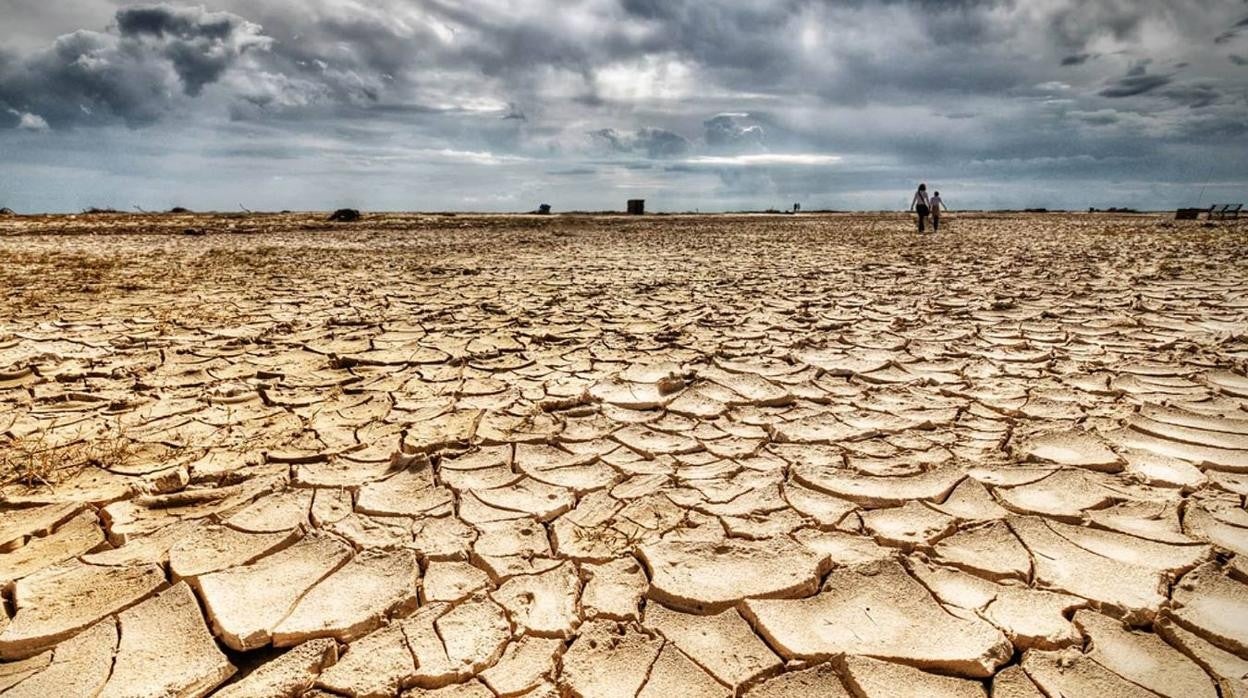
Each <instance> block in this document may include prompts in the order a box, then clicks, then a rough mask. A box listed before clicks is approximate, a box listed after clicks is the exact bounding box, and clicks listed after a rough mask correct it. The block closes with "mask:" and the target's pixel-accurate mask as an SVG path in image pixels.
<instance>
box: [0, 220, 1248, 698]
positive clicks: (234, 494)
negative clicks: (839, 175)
mask: <svg viewBox="0 0 1248 698" xmlns="http://www.w3.org/2000/svg"><path fill="white" fill-rule="evenodd" d="M951 223H952V225H951V226H950V228H951V232H947V233H943V234H942V235H940V236H938V237H927V238H918V237H916V236H915V235H913V234H911V233H909V232H908V231H909V225H908V223H907V221H906V220H905V219H904V218H902V217H899V216H884V215H881V216H849V215H845V216H839V215H838V216H798V217H780V216H774V217H646V218H644V219H625V218H593V217H568V218H561V217H552V218H523V217H505V216H492V217H491V216H480V217H472V216H374V217H366V219H365V220H364V221H362V222H360V223H356V224H349V225H337V226H335V225H330V224H325V223H322V222H321V221H320V220H319V217H311V216H301V215H298V214H291V215H285V216H217V217H213V216H181V217H178V216H150V217H146V216H128V215H114V216H80V217H76V218H69V217H47V218H8V219H3V220H0V281H2V282H3V284H4V288H5V290H6V293H5V294H4V295H5V297H4V298H2V299H0V453H2V454H3V455H2V459H3V460H2V461H0V464H2V467H3V474H2V477H3V485H2V486H0V584H3V604H4V608H3V612H2V613H0V695H3V696H5V697H6V698H8V697H9V696H40V698H46V697H47V696H94V695H102V696H201V695H209V694H215V695H222V696H298V695H307V696H321V697H325V696H331V695H337V696H396V695H403V696H483V697H490V696H518V695H524V696H534V697H537V696H556V695H578V696H630V697H631V696H643V697H651V696H729V695H734V694H735V695H748V696H756V697H772V696H775V697H779V696H795V697H801V696H849V695H853V696H870V697H872V698H874V697H877V696H878V697H883V696H909V695H913V696H987V695H992V696H994V697H998V698H1002V697H1009V698H1021V697H1025V696H1050V697H1054V696H1155V695H1161V696H1172V697H1175V698H1178V697H1183V698H1189V697H1193V696H1218V695H1221V696H1245V695H1248V682H1246V681H1245V677H1246V676H1248V511H1246V510H1245V496H1246V495H1248V411H1246V410H1248V375H1246V374H1245V369H1246V368H1248V261H1246V259H1248V257H1246V256H1245V253H1248V225H1246V224H1244V223H1238V224H1236V223H1228V224H1223V225H1218V226H1206V225H1203V224H1201V223H1170V222H1164V221H1163V220H1162V219H1161V218H1160V217H1149V216H1119V217H1111V216H1100V215H1043V216H1030V217H1028V216H1007V215H983V216H971V215H963V216H958V217H957V218H956V220H953V221H951ZM185 228H191V229H194V231H195V232H203V233H208V234H206V235H182V234H180V233H181V232H182V231H183V229H185Z"/></svg>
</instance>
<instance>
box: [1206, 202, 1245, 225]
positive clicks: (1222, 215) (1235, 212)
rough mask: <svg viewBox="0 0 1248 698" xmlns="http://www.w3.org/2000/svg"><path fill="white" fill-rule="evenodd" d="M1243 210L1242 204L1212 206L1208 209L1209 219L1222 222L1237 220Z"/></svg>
mask: <svg viewBox="0 0 1248 698" xmlns="http://www.w3.org/2000/svg"><path fill="white" fill-rule="evenodd" d="M1243 208H1244V205H1243V204H1222V205H1221V206H1218V205H1217V204H1214V205H1213V208H1210V209H1209V219H1210V220H1213V219H1215V218H1216V219H1218V220H1222V221H1234V220H1239V212H1240V211H1241V210H1243Z"/></svg>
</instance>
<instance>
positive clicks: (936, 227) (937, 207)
mask: <svg viewBox="0 0 1248 698" xmlns="http://www.w3.org/2000/svg"><path fill="white" fill-rule="evenodd" d="M927 205H928V208H930V209H931V211H932V232H933V233H939V232H940V212H941V211H942V210H944V208H945V203H944V202H943V201H941V200H940V192H936V193H935V194H933V195H932V198H930V199H928V201H927ZM922 230H923V228H922V224H920V225H919V231H920V232H922Z"/></svg>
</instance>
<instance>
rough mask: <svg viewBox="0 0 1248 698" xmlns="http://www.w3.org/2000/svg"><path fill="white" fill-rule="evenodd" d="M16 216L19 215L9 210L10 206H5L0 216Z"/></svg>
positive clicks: (1, 209)
mask: <svg viewBox="0 0 1248 698" xmlns="http://www.w3.org/2000/svg"><path fill="white" fill-rule="evenodd" d="M16 215H17V213H16V212H15V211H14V210H13V209H11V208H9V207H8V206H5V207H4V208H0V216H16Z"/></svg>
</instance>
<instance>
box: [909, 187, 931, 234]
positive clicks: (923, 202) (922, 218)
mask: <svg viewBox="0 0 1248 698" xmlns="http://www.w3.org/2000/svg"><path fill="white" fill-rule="evenodd" d="M910 210H912V211H914V212H915V213H917V214H919V232H920V233H922V232H924V227H925V226H926V224H927V214H928V212H929V211H930V209H929V208H928V199H927V184H920V185H919V190H918V191H916V192H915V193H914V198H913V199H911V200H910Z"/></svg>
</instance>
